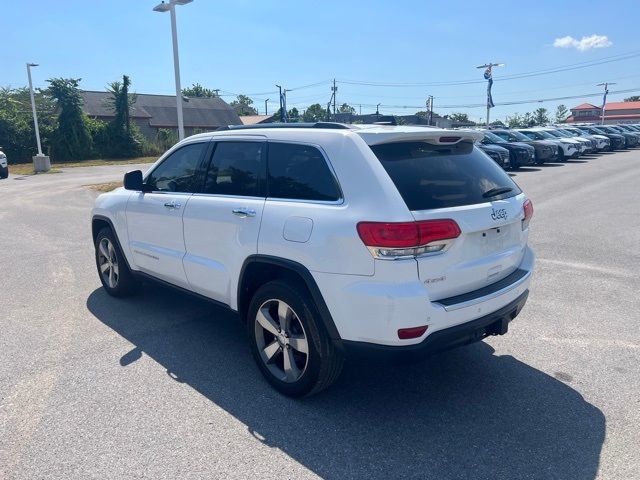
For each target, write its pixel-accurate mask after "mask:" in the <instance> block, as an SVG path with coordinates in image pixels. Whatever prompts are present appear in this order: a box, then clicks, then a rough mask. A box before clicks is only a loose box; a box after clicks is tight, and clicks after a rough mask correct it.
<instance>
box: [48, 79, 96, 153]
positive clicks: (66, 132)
mask: <svg viewBox="0 0 640 480" xmlns="http://www.w3.org/2000/svg"><path fill="white" fill-rule="evenodd" d="M47 82H48V83H49V88H47V94H48V95H50V96H51V97H52V98H53V99H54V100H55V103H56V108H57V110H58V112H59V114H58V126H57V128H56V130H55V131H54V132H53V136H52V141H51V156H52V157H53V158H54V159H55V160H57V161H58V162H60V161H69V160H84V159H86V158H90V157H91V154H92V149H93V141H92V139H91V134H90V132H89V128H88V126H87V117H86V115H85V114H84V113H83V112H82V108H81V107H82V98H81V97H80V89H79V88H78V85H79V84H80V79H79V78H51V79H49V80H47Z"/></svg>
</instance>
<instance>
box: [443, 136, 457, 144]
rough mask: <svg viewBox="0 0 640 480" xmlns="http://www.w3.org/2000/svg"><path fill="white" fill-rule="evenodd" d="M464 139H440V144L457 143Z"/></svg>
mask: <svg viewBox="0 0 640 480" xmlns="http://www.w3.org/2000/svg"><path fill="white" fill-rule="evenodd" d="M461 138H462V137H440V143H456V142H459V141H460V139H461Z"/></svg>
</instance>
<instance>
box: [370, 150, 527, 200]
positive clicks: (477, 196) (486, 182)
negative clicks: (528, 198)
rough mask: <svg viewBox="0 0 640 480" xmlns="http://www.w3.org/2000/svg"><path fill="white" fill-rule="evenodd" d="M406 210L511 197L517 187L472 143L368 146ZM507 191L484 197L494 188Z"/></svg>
mask: <svg viewBox="0 0 640 480" xmlns="http://www.w3.org/2000/svg"><path fill="white" fill-rule="evenodd" d="M371 150H373V153H375V154H376V156H377V157H378V159H379V160H380V163H382V166H383V167H384V168H385V170H386V171H387V173H388V174H389V177H391V180H392V181H393V183H394V184H395V186H396V187H397V189H398V191H399V192H400V195H402V198H403V199H404V201H405V203H406V204H407V207H409V210H429V209H433V208H448V207H458V206H463V205H473V204H477V203H485V202H488V201H492V200H500V199H504V198H509V197H513V196H515V195H518V194H519V193H520V189H519V188H518V186H517V185H516V184H515V183H514V182H513V180H511V178H510V177H509V175H507V174H506V173H505V172H504V170H502V168H500V167H499V166H498V165H497V164H496V163H495V162H494V161H493V160H491V159H490V158H489V157H487V156H486V155H484V154H482V153H481V152H480V151H479V150H478V149H477V148H474V147H473V144H472V143H471V142H467V141H462V142H458V143H457V144H455V145H432V144H430V143H425V142H396V143H385V144H382V145H374V146H372V147H371ZM500 187H509V188H512V190H511V191H510V192H508V193H504V194H501V195H497V196H493V197H490V198H486V197H484V196H483V195H484V194H485V193H486V192H488V191H490V190H492V189H495V188H500Z"/></svg>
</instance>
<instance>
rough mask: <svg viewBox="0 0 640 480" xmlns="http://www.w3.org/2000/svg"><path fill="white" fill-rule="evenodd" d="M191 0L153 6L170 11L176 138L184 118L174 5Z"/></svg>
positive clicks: (180, 132)
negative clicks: (176, 123) (176, 118)
mask: <svg viewBox="0 0 640 480" xmlns="http://www.w3.org/2000/svg"><path fill="white" fill-rule="evenodd" d="M192 1H193V0H169V2H168V3H165V2H164V1H162V3H160V4H159V5H156V6H155V7H153V11H154V12H170V13H171V38H172V40H173V69H174V73H175V77H176V106H177V108H178V139H179V140H182V139H183V138H184V119H183V117H182V101H181V98H182V88H180V60H179V58H178V32H177V27H176V5H186V4H187V3H191V2H192Z"/></svg>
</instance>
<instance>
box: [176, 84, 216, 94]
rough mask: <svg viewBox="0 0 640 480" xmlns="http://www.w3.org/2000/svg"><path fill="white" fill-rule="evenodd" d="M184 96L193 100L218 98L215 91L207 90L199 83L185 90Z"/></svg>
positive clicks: (183, 90) (183, 91)
mask: <svg viewBox="0 0 640 480" xmlns="http://www.w3.org/2000/svg"><path fill="white" fill-rule="evenodd" d="M182 94H183V95H184V96H185V97H193V98H213V97H217V96H218V95H217V94H216V91H215V90H212V89H210V88H205V87H203V86H202V85H200V84H199V83H194V84H193V85H191V86H190V87H187V88H183V89H182Z"/></svg>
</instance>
